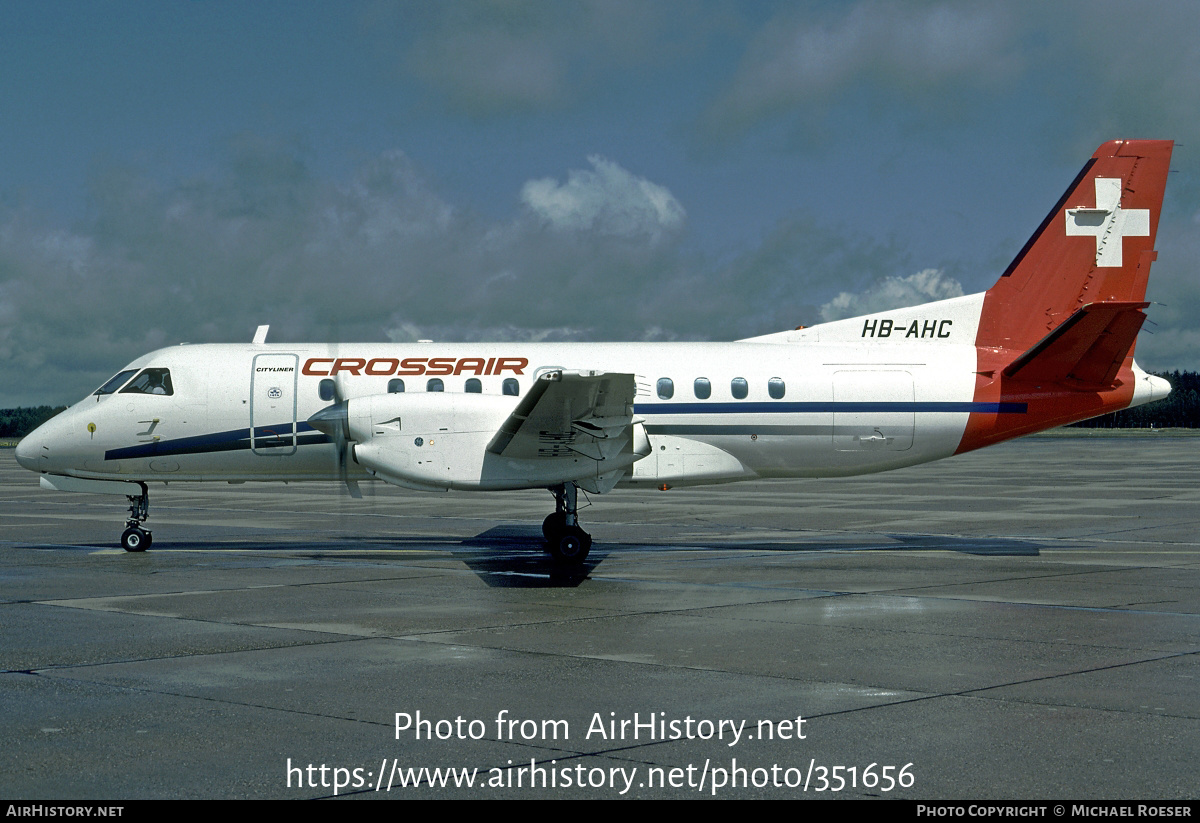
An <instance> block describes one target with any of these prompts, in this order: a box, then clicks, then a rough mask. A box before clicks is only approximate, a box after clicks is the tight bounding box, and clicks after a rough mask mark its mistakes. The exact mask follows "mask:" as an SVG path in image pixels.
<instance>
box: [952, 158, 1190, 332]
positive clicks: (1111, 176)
mask: <svg viewBox="0 0 1200 823" xmlns="http://www.w3.org/2000/svg"><path fill="white" fill-rule="evenodd" d="M1173 145H1174V144H1173V143H1172V142H1171V141H1170V140H1111V141H1109V142H1107V143H1105V144H1104V145H1103V146H1101V147H1100V148H1099V149H1097V150H1096V153H1095V154H1093V155H1092V158H1091V159H1090V160H1089V161H1088V162H1087V164H1086V165H1085V166H1084V167H1083V170H1082V171H1081V172H1080V173H1079V176H1078V177H1076V178H1075V181H1074V182H1073V183H1072V184H1071V185H1070V187H1069V188H1068V189H1067V191H1066V193H1065V194H1064V195H1063V197H1062V199H1061V200H1059V201H1058V203H1057V204H1055V206H1054V208H1053V210H1051V212H1050V214H1049V215H1047V217H1046V219H1045V220H1043V221H1042V224H1041V225H1040V226H1039V227H1038V229H1037V231H1036V232H1035V233H1034V235H1033V237H1031V238H1030V239H1029V242H1028V243H1026V244H1025V246H1024V248H1022V249H1021V251H1020V252H1019V253H1018V254H1017V256H1016V258H1015V259H1014V260H1013V261H1012V263H1011V264H1009V266H1008V268H1007V269H1006V270H1005V272H1004V274H1003V275H1001V277H1000V279H999V280H997V281H996V284H995V285H994V286H992V288H990V289H988V291H987V295H986V297H985V298H984V305H983V314H982V317H981V318H980V323H979V335H978V338H977V341H976V343H977V345H979V346H986V347H999V348H1006V349H1017V350H1019V351H1025V350H1027V349H1029V348H1030V347H1031V346H1034V345H1035V344H1037V343H1038V342H1039V341H1041V340H1042V339H1043V338H1045V337H1046V336H1047V335H1048V334H1050V333H1051V332H1052V331H1054V330H1055V329H1056V328H1058V326H1060V325H1061V324H1062V323H1063V322H1064V321H1066V320H1067V318H1069V317H1071V316H1072V315H1074V314H1075V313H1076V312H1077V311H1079V310H1080V309H1082V308H1083V307H1084V306H1086V305H1088V304H1090V303H1106V302H1122V303H1140V302H1142V301H1143V299H1144V298H1145V294H1146V279H1147V277H1148V275H1149V272H1150V264H1151V262H1153V260H1154V251H1153V249H1154V238H1155V235H1156V233H1157V232H1158V218H1159V213H1160V211H1161V209H1162V199H1163V191H1164V189H1165V188H1166V182H1167V170H1168V166H1169V165H1170V162H1171V149H1172V147H1173Z"/></svg>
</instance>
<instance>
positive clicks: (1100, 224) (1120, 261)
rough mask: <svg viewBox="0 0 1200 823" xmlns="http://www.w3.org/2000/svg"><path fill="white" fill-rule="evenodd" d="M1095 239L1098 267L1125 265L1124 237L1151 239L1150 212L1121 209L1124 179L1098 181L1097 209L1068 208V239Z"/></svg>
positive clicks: (1101, 178)
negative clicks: (1122, 180)
mask: <svg viewBox="0 0 1200 823" xmlns="http://www.w3.org/2000/svg"><path fill="white" fill-rule="evenodd" d="M1073 235H1090V236H1092V237H1095V238H1096V265H1097V266H1099V267H1104V268H1112V267H1114V266H1117V267H1119V266H1122V265H1124V258H1123V257H1122V255H1121V238H1123V237H1125V236H1127V235H1128V236H1129V237H1149V236H1150V210H1149V209H1123V208H1121V178H1119V177H1097V178H1096V207H1095V208H1094V209H1089V208H1086V207H1085V208H1078V209H1067V236H1068V237H1071V236H1073Z"/></svg>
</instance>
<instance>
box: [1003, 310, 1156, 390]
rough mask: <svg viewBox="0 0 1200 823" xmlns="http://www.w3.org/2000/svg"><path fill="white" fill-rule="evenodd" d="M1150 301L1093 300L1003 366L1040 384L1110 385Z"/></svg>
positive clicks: (1020, 377) (1011, 375)
mask: <svg viewBox="0 0 1200 823" xmlns="http://www.w3.org/2000/svg"><path fill="white" fill-rule="evenodd" d="M1149 305H1150V304H1149V303H1133V302H1119V301H1105V302H1102V303H1089V304H1087V305H1086V306H1084V307H1083V308H1081V309H1078V310H1077V311H1076V312H1075V313H1074V314H1072V315H1071V316H1070V317H1068V318H1067V319H1066V321H1065V322H1064V323H1062V324H1061V325H1060V326H1059V327H1058V328H1056V329H1055V330H1054V331H1052V332H1050V333H1049V334H1048V335H1046V336H1045V337H1043V338H1042V339H1041V340H1040V341H1039V342H1038V343H1036V344H1035V345H1034V346H1033V347H1032V348H1030V349H1029V350H1028V351H1026V352H1025V353H1024V354H1022V355H1021V356H1020V357H1018V358H1017V359H1016V360H1014V361H1013V362H1012V363H1010V364H1009V365H1008V367H1007V368H1005V369H1004V376H1005V377H1009V378H1012V379H1014V380H1022V381H1028V382H1036V383H1067V384H1071V383H1076V384H1078V388H1081V389H1086V388H1109V387H1111V386H1112V385H1113V381H1114V380H1116V377H1117V372H1118V371H1119V370H1120V368H1121V364H1122V363H1124V362H1125V358H1126V357H1127V356H1128V355H1129V352H1130V350H1131V349H1132V348H1133V344H1134V341H1135V340H1136V338H1137V334H1138V331H1140V330H1141V328H1142V323H1143V322H1144V321H1145V320H1146V314H1145V312H1143V311H1142V309H1144V308H1146V307H1147V306H1149Z"/></svg>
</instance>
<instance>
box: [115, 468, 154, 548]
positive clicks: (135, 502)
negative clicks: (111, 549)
mask: <svg viewBox="0 0 1200 823" xmlns="http://www.w3.org/2000/svg"><path fill="white" fill-rule="evenodd" d="M138 485H139V486H141V487H142V493H141V495H140V496H135V495H132V494H131V495H127V497H128V498H129V519H128V520H126V521H125V531H124V532H122V533H121V548H123V549H125V551H127V552H144V551H145V550H146V549H148V548H150V544H151V543H153V542H154V538H153V537H151V535H150V532H148V531H146V530H145V529H143V528H142V524H143V523H145V522H146V520H148V519H149V517H150V494H149V493H148V492H147V491H146V484H145V483H138Z"/></svg>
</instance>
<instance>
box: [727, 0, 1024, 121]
mask: <svg viewBox="0 0 1200 823" xmlns="http://www.w3.org/2000/svg"><path fill="white" fill-rule="evenodd" d="M833 8H834V9H835V10H836V13H837V16H827V17H826V18H825V19H820V18H818V17H816V15H814V14H813V13H811V11H809V10H806V11H805V12H804V13H797V12H793V11H787V12H785V13H783V14H782V15H780V16H779V17H777V18H775V19H772V20H770V21H768V22H767V24H766V25H765V26H763V28H762V30H761V31H760V33H759V34H758V36H757V37H756V38H755V39H754V40H753V41H752V42H751V43H750V45H749V47H748V48H747V52H746V55H745V57H744V58H743V61H742V64H741V66H740V67H739V68H738V70H737V72H736V74H735V75H734V77H733V79H732V81H731V82H730V83H729V85H728V87H727V88H726V90H725V92H724V93H723V94H722V95H721V96H720V97H719V98H718V99H717V101H716V102H715V103H714V104H713V106H712V107H711V108H710V110H709V112H708V114H707V116H706V123H707V125H708V127H709V129H710V131H712V132H713V133H717V134H720V133H740V132H741V131H743V130H745V129H749V128H752V127H753V126H755V125H756V124H757V123H758V122H759V121H762V120H764V119H770V118H774V117H776V116H779V115H781V114H783V115H788V114H795V113H798V112H802V111H803V110H804V109H805V108H806V107H808V106H811V105H812V104H814V103H819V104H824V103H828V102H830V101H833V100H836V98H838V97H839V96H843V95H848V94H850V93H851V91H852V89H853V88H854V87H855V86H856V85H859V84H864V83H867V82H870V83H872V84H877V85H878V86H879V87H881V88H887V89H891V90H893V91H895V92H899V93H900V94H901V95H902V96H905V97H908V98H910V99H911V98H913V97H918V98H933V99H936V98H937V97H938V96H939V95H941V94H944V93H945V92H946V91H947V90H948V89H955V88H961V87H964V86H966V87H970V88H979V87H984V88H986V87H992V86H995V85H996V84H998V83H999V82H1001V81H1003V80H1004V79H1007V78H1008V77H1010V76H1011V75H1012V74H1013V73H1015V72H1016V71H1018V70H1019V68H1020V66H1021V62H1022V61H1021V58H1020V56H1019V54H1018V52H1017V49H1016V46H1015V44H1014V43H1013V38H1012V36H1011V34H1012V26H1011V25H1010V23H1009V20H1008V17H1009V14H1008V11H1007V9H1006V7H1005V6H1003V5H1001V4H987V3H952V4H951V3H938V4H931V5H925V4H920V5H917V4H902V3H895V2H869V3H858V4H853V5H849V6H842V5H834V6H833Z"/></svg>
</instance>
